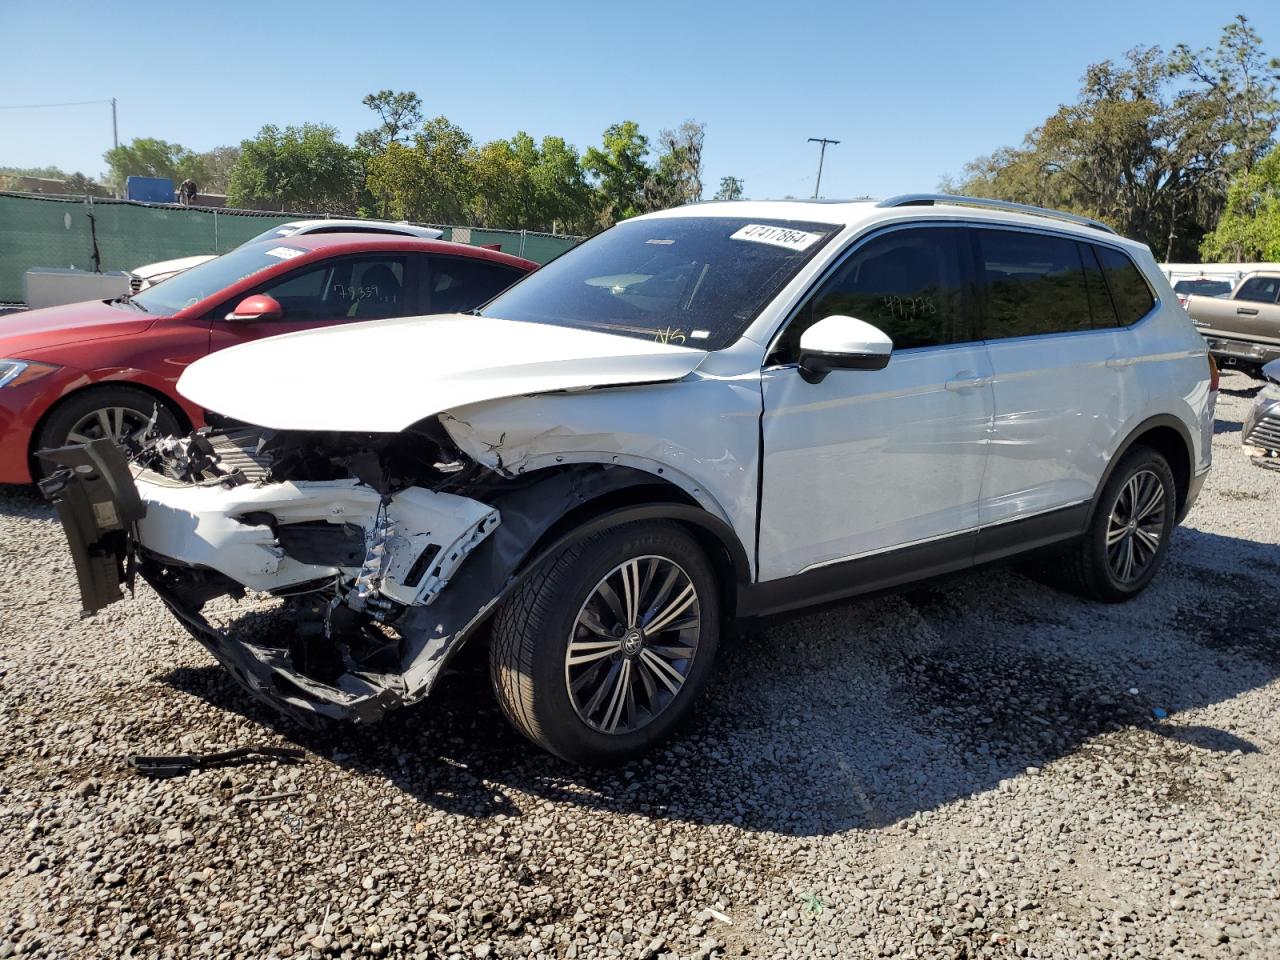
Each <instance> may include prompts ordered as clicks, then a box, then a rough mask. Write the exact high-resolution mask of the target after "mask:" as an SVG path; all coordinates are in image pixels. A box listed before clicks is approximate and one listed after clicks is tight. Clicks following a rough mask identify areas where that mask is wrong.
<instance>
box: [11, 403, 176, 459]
mask: <svg viewBox="0 0 1280 960" xmlns="http://www.w3.org/2000/svg"><path fill="white" fill-rule="evenodd" d="M153 413H155V415H156V432H157V433H159V434H161V435H168V434H177V433H180V432H181V426H180V425H179V423H178V418H177V417H176V416H175V415H174V413H173V411H172V410H171V409H170V408H169V407H168V406H167V405H166V404H164V403H162V402H161V401H159V400H157V399H156V398H155V397H153V396H151V394H149V393H146V392H145V391H142V390H136V389H134V388H132V387H125V386H103V387H92V388H90V389H88V390H84V391H82V392H80V393H78V394H75V395H74V396H72V397H70V398H68V399H67V400H65V401H63V402H62V403H61V404H59V405H58V406H57V407H55V408H54V410H53V412H52V413H51V414H50V415H49V418H48V419H47V420H46V421H45V423H44V426H43V428H41V430H40V436H39V439H38V441H37V444H36V450H37V451H39V450H48V449H51V448H54V447H65V446H68V445H70V444H75V443H88V442H89V441H91V440H98V439H101V438H102V437H109V438H111V439H112V440H114V441H116V443H118V444H121V445H122V446H123V445H124V444H125V443H126V442H127V441H128V440H130V439H132V440H134V441H139V440H141V439H142V438H143V437H144V436H145V434H146V431H147V426H148V424H150V422H151V416H152V414H153ZM36 467H37V469H38V470H39V471H40V473H41V475H43V474H44V472H45V466H44V464H43V463H40V462H39V461H37V464H36Z"/></svg>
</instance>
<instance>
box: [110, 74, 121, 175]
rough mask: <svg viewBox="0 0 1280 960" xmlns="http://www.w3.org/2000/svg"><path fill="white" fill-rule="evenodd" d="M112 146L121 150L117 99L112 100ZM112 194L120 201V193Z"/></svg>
mask: <svg viewBox="0 0 1280 960" xmlns="http://www.w3.org/2000/svg"><path fill="white" fill-rule="evenodd" d="M111 145H112V147H114V148H115V149H117V150H119V149H120V128H119V127H118V126H116V98H115V97H112V98H111ZM112 192H113V193H115V195H116V198H117V199H119V197H120V191H119V190H115V191H112Z"/></svg>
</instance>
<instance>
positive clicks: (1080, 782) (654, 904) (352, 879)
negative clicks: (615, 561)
mask: <svg viewBox="0 0 1280 960" xmlns="http://www.w3.org/2000/svg"><path fill="white" fill-rule="evenodd" d="M1223 385H1224V387H1225V388H1226V389H1225V390H1224V392H1223V394H1222V397H1221V399H1220V401H1219V423H1218V434H1217V439H1216V447H1215V459H1216V464H1215V469H1214V471H1213V474H1212V475H1211V478H1210V480H1209V483H1208V485H1207V487H1206V489H1205V491H1204V493H1203V495H1202V496H1201V498H1200V501H1199V503H1198V504H1197V505H1196V507H1195V509H1194V511H1193V512H1192V513H1191V515H1190V517H1189V518H1188V520H1187V522H1186V524H1185V526H1184V527H1183V528H1182V530H1181V531H1180V532H1179V533H1178V535H1177V538H1176V540H1175V541H1174V545H1173V550H1172V553H1171V556H1170V561H1169V563H1168V564H1167V566H1166V568H1165V570H1164V571H1163V572H1162V573H1161V575H1160V576H1159V577H1158V578H1157V579H1156V581H1155V583H1154V584H1153V586H1152V587H1151V588H1150V589H1149V590H1148V591H1147V592H1146V593H1145V594H1144V595H1143V596H1142V597H1140V598H1139V599H1138V600H1136V601H1134V602H1132V603H1129V604H1126V605H1123V606H1101V605H1094V604H1089V603H1085V602H1082V601H1080V600H1077V599H1074V598H1072V597H1069V596H1064V595H1062V594H1060V593H1057V592H1055V591H1054V590H1052V589H1050V588H1049V587H1048V586H1045V585H1043V584H1042V583H1041V582H1039V581H1038V580H1036V579H1031V578H1029V577H1028V576H1025V575H1024V574H1023V573H1020V572H1018V571H1016V570H1014V569H992V570H984V571H981V572H977V573H973V574H969V575H965V576H959V577H954V578H951V579H949V580H946V581H944V582H941V583H935V584H931V585H927V586H923V587H919V588H916V589H914V590H911V591H908V592H906V593H901V594H898V595H894V596H887V597H879V598H871V599H864V600H860V601H857V602H851V603H846V604H843V605H840V606H837V607H834V608H830V609H826V610H823V611H820V612H815V613H811V614H808V615H805V616H802V617H799V618H795V619H791V620H788V621H785V622H780V623H776V624H772V625H770V626H768V627H767V628H765V629H761V630H758V631H756V632H755V633H753V634H751V635H749V636H746V637H744V638H741V639H740V640H738V641H737V642H733V643H730V644H727V645H726V646H725V647H724V648H723V660H722V663H721V665H720V670H719V671H718V678H717V681H716V683H715V686H714V689H713V691H712V693H711V696H710V697H709V698H708V699H707V701H706V702H705V705H704V707H703V709H701V710H700V711H699V712H698V715H697V718H696V720H695V722H694V723H693V724H692V725H691V727H690V728H689V729H687V730H686V731H685V733H684V735H683V736H682V737H681V738H680V739H679V740H677V741H675V742H673V743H672V744H671V745H670V746H669V748H668V749H666V750H665V751H660V752H658V753H656V754H654V755H653V756H652V757H650V758H649V759H647V760H644V761H641V762H637V763H635V764H632V765H631V766H630V767H627V768H624V769H622V770H619V771H613V772H608V773H593V772H583V771H580V770H576V769H573V768H570V767H567V766H565V765H563V764H561V763H559V762H557V761H555V760H552V759H550V758H549V757H547V756H544V755H542V754H539V753H537V752H535V751H534V750H533V749H532V748H531V747H529V746H528V745H526V744H525V742H524V741H523V740H521V739H520V738H519V737H518V736H517V735H516V734H515V733H513V732H512V731H511V730H510V729H509V728H508V727H507V725H506V723H505V722H504V721H503V720H502V718H501V716H500V715H499V714H498V712H497V710H496V707H495V706H494V703H493V700H492V697H491V696H490V695H489V693H488V689H487V686H486V680H485V677H484V676H483V674H482V673H481V672H480V671H479V670H477V669H472V670H465V669H464V670H463V671H461V672H460V673H459V674H458V675H456V676H454V677H451V678H450V681H449V683H447V684H446V685H444V686H443V687H442V689H441V691H440V693H439V695H438V696H436V697H435V698H433V699H432V700H431V701H430V702H428V703H427V704H425V705H424V706H423V707H421V708H418V709H413V710H409V711H403V712H401V713H400V714H399V715H396V716H393V717H392V718H390V719H389V720H388V721H386V722H384V723H383V724H382V725H380V726H378V727H375V728H371V729H368V730H358V731H356V730H346V731H336V732H329V733H326V734H323V735H316V734H307V733H304V732H301V731H299V730H298V729H296V728H294V727H291V726H289V725H288V724H287V723H285V722H283V721H280V720H278V719H277V718H276V717H275V716H274V715H272V714H271V713H269V712H268V711H267V710H265V709H264V708H260V707H258V706H256V705H255V704H254V703H252V702H251V701H250V700H249V699H248V698H247V697H246V696H245V695H244V694H242V693H241V692H240V691H239V689H238V688H236V687H235V686H234V685H233V683H232V682H231V681H230V680H229V679H228V678H227V677H225V676H224V675H223V674H222V673H221V672H220V671H219V670H218V669H216V668H215V666H214V665H213V662H212V660H211V659H210V658H209V657H208V656H206V655H205V654H204V653H203V652H202V651H201V650H200V649H199V648H198V647H197V646H196V645H195V643H194V642H193V641H191V640H189V639H188V638H187V636H186V635H185V634H184V633H183V632H182V630H181V629H180V628H179V627H178V626H177V624H176V622H175V621H174V620H173V619H172V618H171V617H170V616H168V615H167V614H166V613H165V611H164V610H163V608H162V607H161V605H160V603H159V601H158V600H157V599H156V598H155V596H154V595H152V594H151V593H150V592H149V591H148V590H147V589H146V588H145V586H144V587H141V588H140V590H139V594H138V597H137V599H136V600H135V601H134V602H132V603H122V604H119V605H116V606H114V607H112V608H110V609H109V610H108V611H106V612H104V613H103V614H100V615H99V616H98V617H96V618H94V619H90V620H83V621H82V620H80V619H79V618H78V616H77V613H78V607H79V604H78V602H77V599H76V592H75V586H74V578H73V574H72V569H71V564H70V561H69V559H68V555H67V553H66V550H65V548H64V546H63V541H62V536H61V531H60V529H59V528H58V527H57V525H56V524H55V523H54V522H53V520H52V519H51V514H50V512H49V510H47V509H46V508H45V506H44V505H43V504H42V503H41V502H40V501H39V500H38V499H37V497H36V496H35V495H34V494H33V493H32V492H31V491H29V490H26V489H14V488H8V489H3V490H0V543H3V552H2V554H0V575H2V576H0V714H2V716H0V757H2V758H3V767H2V768H3V775H2V776H0V957H6V956H10V955H17V954H33V955H43V956H60V957H61V956H67V957H96V956H108V957H116V956H122V955H123V956H217V957H237V958H242V957H286V956H294V957H303V956H311V957H319V956H341V957H356V956H386V957H443V956H451V955H452V956H460V957H463V958H467V957H507V956H547V957H609V956H619V957H632V958H640V957H656V956H666V955H668V954H671V955H678V956H681V957H687V956H694V957H710V956H720V955H726V956H739V955H749V956H752V957H780V956H788V957H790V956H806V957H808V956H816V957H823V956H831V957H864V956H866V957H874V956H900V957H945V958H948V960H959V958H972V957H979V956H992V957H1005V956H1031V957H1082V956H1088V957H1113V956H1115V957H1129V956H1132V957H1153V956H1159V957H1175V956H1187V957H1202V956H1203V957H1209V956H1212V957H1223V956H1252V957H1274V956H1277V955H1280V726H1278V725H1277V722H1276V717H1277V715H1280V681H1278V680H1277V675H1278V674H1280V627H1278V626H1277V625H1278V624H1280V590H1277V586H1278V585H1280V473H1272V472H1268V471H1265V470H1262V469H1259V468H1258V467H1255V466H1253V465H1252V464H1250V463H1249V461H1248V460H1247V459H1246V458H1245V457H1244V455H1243V454H1242V452H1241V449H1240V447H1239V441H1240V432H1239V431H1240V420H1241V418H1242V416H1243V414H1244V411H1245V409H1246V405H1247V404H1248V402H1249V399H1248V396H1249V395H1250V394H1251V393H1252V391H1251V390H1250V391H1247V392H1246V391H1245V390H1244V389H1243V388H1245V387H1248V386H1250V385H1251V382H1250V381H1247V380H1245V379H1244V378H1242V377H1240V376H1238V375H1237V376H1231V377H1228V378H1226V379H1225V380H1224V384H1223ZM259 743H268V744H274V745H296V746H301V747H304V748H305V749H306V751H307V754H306V759H305V761H304V762H302V763H300V764H297V765H292V766H289V765H280V764H276V763H264V764H253V765H245V766H241V767H237V768H234V769H231V770H222V771H205V772H199V773H195V774H192V775H190V776H187V777H184V778H178V779H171V780H162V781H154V780H148V779H145V778H143V777H141V776H140V775H138V774H136V773H133V772H131V771H130V770H129V769H128V768H127V767H126V766H125V764H124V758H125V757H126V756H127V755H128V754H131V753H136V752H143V753H174V752H182V751H187V750H212V749H220V748H226V747H230V746H237V745H243V744H259Z"/></svg>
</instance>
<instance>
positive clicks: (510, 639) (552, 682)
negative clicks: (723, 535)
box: [489, 521, 720, 765]
mask: <svg viewBox="0 0 1280 960" xmlns="http://www.w3.org/2000/svg"><path fill="white" fill-rule="evenodd" d="M719 633H720V608H719V597H718V592H717V590H716V583H715V577H714V575H713V574H712V571H711V567H710V564H709V563H708V562H707V558H706V555H705V553H704V552H703V551H702V549H701V547H699V546H698V543H697V541H696V540H694V538H693V537H691V536H690V535H689V534H688V533H687V532H686V531H685V530H684V528H682V527H681V526H680V525H679V524H676V523H671V522H666V521H652V522H650V521H645V522H640V523H630V524H624V525H623V526H619V527H614V528H612V529H609V530H605V531H603V532H601V533H598V534H594V535H591V536H589V537H586V538H585V539H583V540H581V541H579V542H578V543H574V544H571V545H569V546H567V547H565V548H564V549H563V550H561V551H560V552H559V553H557V554H555V555H554V556H552V557H550V558H548V559H547V560H545V561H543V562H542V563H541V564H540V565H539V566H538V567H537V568H536V569H534V570H533V571H532V572H531V573H530V574H529V576H528V577H527V578H526V579H525V582H524V583H523V584H522V585H521V586H520V587H519V589H517V591H516V592H515V593H514V594H513V595H512V596H511V597H510V598H508V599H507V600H506V601H505V602H504V604H503V605H502V607H501V608H500V609H499V611H498V613H497V616H496V619H495V621H494V629H493V639H492V642H491V645H490V648H489V664H490V673H491V677H492V680H493V687H494V691H495V693H496V694H497V698H498V703H499V704H500V705H501V707H502V710H503V712H504V713H505V714H506V715H507V717H508V719H510V720H511V722H512V723H513V724H514V725H515V726H516V728H517V729H519V730H520V731H521V732H522V733H523V734H524V735H525V736H527V737H528V738H529V739H530V740H532V741H533V742H534V743H536V744H537V745H539V746H540V747H543V748H544V749H546V750H549V751H550V752H552V753H554V754H556V755H557V756H560V757H562V758H564V759H565V760H568V761H570V762H572V763H580V764H584V765H601V764H611V763H621V762H623V761H625V760H628V759H630V758H632V757H635V756H637V755H639V754H641V753H643V752H645V751H646V750H648V749H650V748H651V747H652V746H653V745H654V744H656V743H658V742H659V741H661V740H662V739H663V738H665V737H666V736H667V735H668V734H669V733H670V732H671V731H672V730H673V729H674V728H675V727H676V725H677V724H679V723H680V721H681V720H682V719H684V717H685V716H686V715H687V713H688V711H689V708H690V707H691V706H692V704H693V701H694V700H695V699H696V697H697V695H698V692H699V690H700V689H701V688H702V686H703V684H704V683H705V681H706V678H707V676H708V674H709V672H710V670H711V664H712V661H713V660H714V658H715V652H716V646H717V641H718V639H719Z"/></svg>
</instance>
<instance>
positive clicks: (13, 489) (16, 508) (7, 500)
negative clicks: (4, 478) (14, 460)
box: [0, 483, 54, 520]
mask: <svg viewBox="0 0 1280 960" xmlns="http://www.w3.org/2000/svg"><path fill="white" fill-rule="evenodd" d="M0 516H4V517H25V518H27V519H30V520H52V519H53V517H54V513H53V506H52V505H51V504H49V503H47V502H46V501H45V499H44V497H42V496H40V491H39V489H37V488H36V487H35V486H20V485H18V484H16V483H0Z"/></svg>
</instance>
